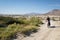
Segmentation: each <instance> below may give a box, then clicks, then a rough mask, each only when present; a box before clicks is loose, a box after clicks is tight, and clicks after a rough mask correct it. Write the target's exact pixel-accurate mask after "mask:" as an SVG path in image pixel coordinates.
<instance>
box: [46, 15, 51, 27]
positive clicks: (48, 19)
mask: <svg viewBox="0 0 60 40" xmlns="http://www.w3.org/2000/svg"><path fill="white" fill-rule="evenodd" d="M47 22H48V23H47V26H48V27H50V25H51V23H50V17H49V16H48V17H47Z"/></svg>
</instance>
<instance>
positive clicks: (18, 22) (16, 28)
mask: <svg viewBox="0 0 60 40" xmlns="http://www.w3.org/2000/svg"><path fill="white" fill-rule="evenodd" d="M39 24H42V21H41V19H39V18H36V17H31V18H30V19H29V20H27V18H24V17H21V18H11V17H0V40H10V39H12V38H14V37H16V34H17V33H18V32H20V33H21V34H24V36H25V35H30V34H31V33H32V32H36V31H37V29H38V26H39ZM3 25H6V26H3Z"/></svg>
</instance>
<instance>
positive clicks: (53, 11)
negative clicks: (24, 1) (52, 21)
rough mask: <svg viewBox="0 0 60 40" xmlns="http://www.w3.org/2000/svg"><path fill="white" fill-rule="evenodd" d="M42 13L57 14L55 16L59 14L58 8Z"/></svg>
mask: <svg viewBox="0 0 60 40" xmlns="http://www.w3.org/2000/svg"><path fill="white" fill-rule="evenodd" d="M44 15H57V16H60V10H59V9H54V10H52V11H50V12H48V13H46V14H44Z"/></svg>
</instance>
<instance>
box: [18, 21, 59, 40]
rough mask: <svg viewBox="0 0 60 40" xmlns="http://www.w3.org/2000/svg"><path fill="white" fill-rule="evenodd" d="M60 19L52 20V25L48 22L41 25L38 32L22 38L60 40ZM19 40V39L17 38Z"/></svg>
mask: <svg viewBox="0 0 60 40" xmlns="http://www.w3.org/2000/svg"><path fill="white" fill-rule="evenodd" d="M59 24H60V21H51V27H50V28H48V27H47V22H46V21H44V24H43V25H41V27H39V30H38V32H36V33H33V34H31V36H28V37H25V38H23V39H22V40H60V25H59ZM17 40H19V39H17Z"/></svg>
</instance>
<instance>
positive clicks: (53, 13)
mask: <svg viewBox="0 0 60 40" xmlns="http://www.w3.org/2000/svg"><path fill="white" fill-rule="evenodd" d="M36 15H56V16H60V10H59V9H53V10H51V11H49V12H48V13H44V14H42V13H27V14H25V16H36Z"/></svg>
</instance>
